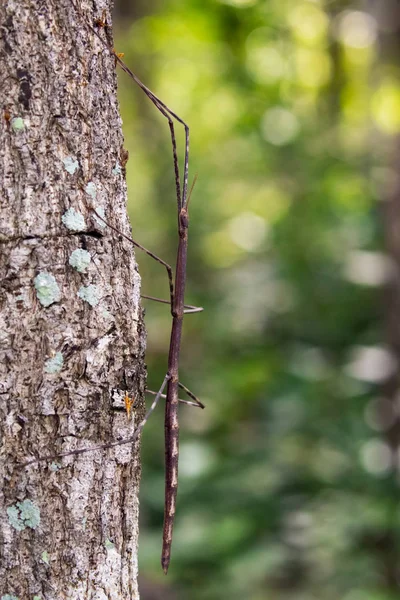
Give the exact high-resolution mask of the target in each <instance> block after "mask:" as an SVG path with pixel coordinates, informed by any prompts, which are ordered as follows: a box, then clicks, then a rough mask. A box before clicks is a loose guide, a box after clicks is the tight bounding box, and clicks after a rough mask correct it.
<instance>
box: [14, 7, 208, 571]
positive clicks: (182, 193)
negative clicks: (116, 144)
mask: <svg viewBox="0 0 400 600" xmlns="http://www.w3.org/2000/svg"><path fill="white" fill-rule="evenodd" d="M71 1H72V4H73V6H74V8H75V10H77V12H79V11H78V9H77V7H76V6H75V5H74V2H73V0H71ZM94 25H95V27H96V28H97V29H95V28H94V27H92V26H91V25H89V24H88V23H86V26H87V27H88V29H89V30H90V31H92V32H93V33H94V34H95V35H96V36H97V38H98V39H99V40H100V42H101V43H102V44H103V46H105V47H106V48H107V50H108V51H109V52H110V53H111V54H112V55H113V56H114V58H115V61H116V63H117V64H118V65H119V66H120V67H121V69H122V70H123V71H125V73H127V75H128V76H129V77H130V78H131V79H133V81H134V82H135V83H136V85H138V86H139V87H140V89H141V90H142V91H143V92H144V93H145V94H146V96H147V97H148V98H149V100H150V101H151V102H152V103H153V104H154V106H155V107H156V108H157V110H158V111H159V112H160V113H161V114H162V115H163V116H164V117H165V118H166V119H167V121H168V125H169V129H170V137H171V144H172V154H173V164H174V174H175V191H176V201H177V212H178V234H179V242H178V250H177V258H176V268H175V281H174V279H173V273H172V268H171V267H170V265H168V264H167V263H166V262H165V261H163V260H162V259H161V258H159V257H158V256H156V255H155V254H154V253H153V252H150V251H149V250H147V249H146V248H144V247H143V246H142V245H141V244H139V243H138V242H136V241H135V240H132V239H131V238H129V237H128V236H125V235H124V234H123V233H122V232H120V231H119V230H117V229H116V228H115V227H113V226H112V225H111V224H110V223H108V222H107V221H105V219H104V218H103V217H102V216H101V215H100V214H99V213H98V212H97V211H96V210H94V209H92V210H93V212H94V213H95V214H96V216H97V218H99V219H101V220H102V221H103V222H104V223H105V224H106V225H107V226H108V227H110V228H111V229H113V230H114V231H117V233H118V234H119V235H122V236H123V237H124V238H125V239H126V240H128V241H129V242H130V243H132V244H133V245H134V246H136V247H137V248H139V249H140V250H142V251H144V252H145V253H146V254H148V255H149V256H151V257H152V258H154V259H155V260H156V261H157V262H159V263H160V264H161V265H163V266H164V267H165V269H166V271H167V274H168V280H169V291H170V299H169V300H160V299H158V298H154V297H152V296H143V297H144V298H148V299H150V300H156V301H158V302H162V303H166V304H169V305H170V308H171V315H172V328H171V337H170V346H169V354H168V370H167V373H166V375H165V377H164V380H163V382H162V385H161V387H160V389H159V391H158V392H157V393H156V392H151V391H150V390H148V391H149V392H150V393H152V394H154V395H155V398H154V401H153V403H152V405H151V407H150V408H149V410H148V411H147V413H146V415H145V417H144V419H143V421H142V422H141V423H140V424H139V425H138V426H137V428H136V430H135V432H134V434H133V435H132V436H131V437H130V438H127V439H125V440H121V441H118V442H111V443H109V444H102V445H99V446H94V447H91V448H80V449H77V450H72V451H69V452H65V453H62V454H58V455H56V456H46V457H42V458H39V459H35V460H32V461H29V462H26V463H25V464H24V466H27V465H29V464H32V463H35V462H39V461H40V462H41V461H47V460H52V459H54V458H56V457H57V458H58V457H63V456H70V455H77V454H83V453H85V452H90V451H93V450H99V449H106V448H112V447H114V446H119V445H122V444H130V443H132V442H134V441H135V440H136V439H137V437H138V435H139V434H140V432H141V431H142V429H143V427H144V425H145V423H146V421H147V420H148V418H149V416H150V414H151V413H152V412H153V410H154V409H155V407H156V405H157V403H158V401H159V399H160V398H165V399H166V402H165V421H164V430H165V503H164V525H163V542H162V553H161V566H162V568H163V571H164V573H165V574H167V572H168V567H169V564H170V560H171V544H172V533H173V526H174V517H175V505H176V497H177V489H178V457H179V421H178V404H179V402H185V403H187V404H191V405H194V406H197V407H200V408H204V405H203V404H202V403H201V402H200V401H199V400H198V398H197V397H196V396H195V395H194V394H193V393H192V392H190V390H188V388H186V387H185V386H184V385H183V384H182V383H181V382H180V381H179V354H180V346H181V337H182V325H183V316H184V314H185V313H194V312H200V311H202V310H203V309H202V308H200V307H195V306H191V305H187V304H185V301H184V298H185V285H186V263H187V249H188V227H189V211H188V206H189V200H190V196H191V192H192V190H193V186H194V183H195V181H196V178H195V179H194V181H193V184H192V187H191V190H190V192H189V193H188V175H189V127H188V125H187V124H186V123H185V122H184V121H183V119H181V118H180V117H179V116H178V115H177V114H176V113H175V112H173V111H172V110H171V109H170V108H169V107H168V106H167V105H166V104H165V103H164V102H162V100H160V99H159V98H158V97H157V96H156V95H155V94H153V92H152V91H151V90H150V89H149V88H148V87H147V86H145V85H144V84H143V83H142V82H141V81H140V79H139V78H138V77H137V76H136V75H135V74H134V73H133V72H132V71H131V70H130V69H129V67H128V66H127V65H126V64H125V63H124V62H123V61H122V59H121V57H120V55H118V54H117V53H116V52H115V50H114V49H113V48H112V47H111V46H109V44H108V43H107V42H106V41H104V40H103V38H102V36H101V35H100V31H101V30H102V29H103V30H105V31H106V32H107V29H108V25H107V23H106V20H105V16H104V14H103V16H102V18H101V19H97V20H96V21H95V23H94ZM174 121H176V122H178V123H179V124H181V125H182V126H183V127H184V131H185V157H184V165H183V186H182V188H181V178H180V169H179V163H178V152H177V144H176V137H175V126H174ZM165 387H166V388H167V391H166V394H165V395H164V394H163V392H164V389H165ZM179 388H180V389H183V390H184V391H185V392H186V393H187V394H188V396H189V397H190V398H191V399H192V401H188V400H181V399H180V398H179V396H178V391H179ZM125 406H126V408H127V411H128V413H129V410H130V407H131V400H130V399H129V397H128V396H126V397H125Z"/></svg>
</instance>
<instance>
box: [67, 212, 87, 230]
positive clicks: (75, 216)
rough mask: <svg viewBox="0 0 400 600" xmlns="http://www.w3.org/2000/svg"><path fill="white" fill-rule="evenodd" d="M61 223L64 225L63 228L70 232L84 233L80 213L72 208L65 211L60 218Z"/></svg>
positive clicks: (83, 221)
mask: <svg viewBox="0 0 400 600" xmlns="http://www.w3.org/2000/svg"><path fill="white" fill-rule="evenodd" d="M61 221H62V222H63V223H64V225H65V227H66V228H67V229H70V230H71V231H84V230H85V229H86V224H85V219H84V217H83V215H82V213H80V212H78V211H76V210H75V209H73V208H69V209H68V210H67V211H65V213H64V214H63V216H62V217H61Z"/></svg>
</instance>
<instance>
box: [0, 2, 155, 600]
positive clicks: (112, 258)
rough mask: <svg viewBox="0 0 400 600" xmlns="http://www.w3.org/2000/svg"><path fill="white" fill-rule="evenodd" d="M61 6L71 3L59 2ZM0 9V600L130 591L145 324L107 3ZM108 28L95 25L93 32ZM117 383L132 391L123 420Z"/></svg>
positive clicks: (127, 594)
mask: <svg viewBox="0 0 400 600" xmlns="http://www.w3.org/2000/svg"><path fill="white" fill-rule="evenodd" d="M75 3H76V6H75ZM95 4H96V2H95V1H92V0H90V1H89V0H74V2H72V0H48V1H46V2H44V1H43V0H3V1H2V3H1V6H0V53H1V61H0V110H1V121H0V127H1V140H2V143H1V145H0V206H1V211H0V248H1V254H0V276H1V288H0V300H1V312H0V351H1V362H0V411H1V427H2V447H1V463H0V469H1V472H0V475H1V483H2V485H1V495H0V543H1V562H0V597H1V596H3V597H5V598H7V600H9V599H10V598H18V599H19V600H28V599H32V598H36V599H38V598H40V599H41V600H45V599H46V600H61V599H64V598H67V599H73V600H78V599H82V600H83V599H85V600H89V599H96V600H99V599H106V598H109V599H111V598H112V600H118V599H122V598H123V599H124V600H128V599H133V598H138V597H139V596H138V591H137V542H138V486H139V477H140V463H139V442H137V443H136V444H135V445H134V447H133V448H132V447H131V446H119V447H116V448H113V449H109V450H100V451H96V452H89V453H86V454H82V455H79V456H69V457H66V458H59V459H54V460H53V461H48V462H42V463H35V464H32V465H31V466H28V467H21V464H22V463H24V462H26V461H28V460H30V459H32V458H34V457H40V456H47V455H56V454H59V453H61V452H66V451H69V450H72V449H75V448H81V447H89V446H91V445H92V446H93V445H96V444H99V443H107V442H110V441H115V440H118V439H123V438H125V437H129V436H130V435H132V432H133V430H134V429H135V426H136V424H137V423H139V422H140V420H141V418H142V414H143V410H142V409H143V393H144V388H145V369H144V362H143V355H144V345H145V336H144V329H143V324H142V313H141V308H140V278H139V275H138V272H137V267H136V263H135V259H134V254H133V250H132V247H131V246H130V244H129V243H128V242H127V241H126V240H124V239H123V238H122V237H121V236H118V234H116V233H115V232H114V231H113V230H111V229H110V228H108V227H107V226H105V225H104V223H102V222H101V220H100V219H98V218H97V217H96V215H95V214H94V213H93V210H92V208H94V209H95V210H96V211H97V212H99V213H100V214H101V213H102V212H103V214H104V215H105V219H106V220H107V221H109V222H110V223H111V224H112V225H113V226H114V227H116V228H117V229H118V230H120V231H122V232H124V233H125V234H128V235H129V232H130V230H129V224H128V219H127V215H126V185H125V177H124V162H125V152H124V151H123V147H122V141H123V138H122V133H121V119H120V116H119V108H118V103H117V99H116V75H115V60H114V59H113V57H112V56H111V54H110V52H109V51H108V50H107V48H105V47H104V46H103V45H102V44H101V42H100V41H99V40H98V38H97V37H96V36H95V34H94V33H93V31H91V30H90V28H89V27H88V26H87V24H89V25H91V26H92V25H93V24H94V20H95V19H99V18H101V17H102V13H103V9H107V20H108V23H110V16H109V8H110V7H109V6H108V5H107V4H109V0H103V2H101V1H100V0H99V1H98V2H97V6H96V7H95ZM108 34H109V30H108V28H107V30H102V31H101V35H102V36H103V35H104V38H105V39H106V36H107V35H108ZM125 390H127V391H128V392H129V394H130V395H131V396H132V395H133V396H134V397H135V401H136V402H135V405H136V407H137V408H136V409H135V411H134V415H133V417H132V418H131V419H130V420H128V418H127V414H126V412H125V410H124V408H123V406H124V403H123V396H124V394H125Z"/></svg>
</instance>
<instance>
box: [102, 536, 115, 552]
mask: <svg viewBox="0 0 400 600" xmlns="http://www.w3.org/2000/svg"><path fill="white" fill-rule="evenodd" d="M104 547H105V548H106V549H107V550H114V548H115V544H114V543H113V542H112V541H111V540H109V539H108V538H107V539H106V541H105V542H104Z"/></svg>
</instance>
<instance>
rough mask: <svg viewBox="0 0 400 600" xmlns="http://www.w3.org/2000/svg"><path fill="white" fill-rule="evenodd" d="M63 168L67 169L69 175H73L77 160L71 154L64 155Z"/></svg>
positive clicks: (77, 164)
mask: <svg viewBox="0 0 400 600" xmlns="http://www.w3.org/2000/svg"><path fill="white" fill-rule="evenodd" d="M63 163H64V167H65V170H66V171H68V173H69V174H70V175H73V174H74V173H75V171H76V170H77V169H78V168H79V162H78V161H77V160H76V158H74V157H73V156H66V157H65V158H64V159H63Z"/></svg>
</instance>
